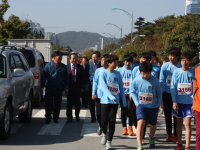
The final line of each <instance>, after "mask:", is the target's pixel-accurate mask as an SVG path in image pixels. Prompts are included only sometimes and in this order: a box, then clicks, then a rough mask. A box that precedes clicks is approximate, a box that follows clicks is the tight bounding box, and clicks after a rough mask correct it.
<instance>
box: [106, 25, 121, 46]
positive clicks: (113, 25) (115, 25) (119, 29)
mask: <svg viewBox="0 0 200 150" xmlns="http://www.w3.org/2000/svg"><path fill="white" fill-rule="evenodd" d="M106 25H113V26H115V27H117V29H118V30H119V31H121V40H122V26H121V28H120V27H119V26H117V25H115V24H112V23H106ZM121 40H120V48H121V44H122V41H121Z"/></svg>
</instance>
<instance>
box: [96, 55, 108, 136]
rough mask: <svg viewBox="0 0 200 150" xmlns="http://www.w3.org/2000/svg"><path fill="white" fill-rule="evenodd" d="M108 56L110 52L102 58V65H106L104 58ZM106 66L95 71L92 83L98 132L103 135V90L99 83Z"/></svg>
mask: <svg viewBox="0 0 200 150" xmlns="http://www.w3.org/2000/svg"><path fill="white" fill-rule="evenodd" d="M106 56H108V54H105V55H103V57H102V59H101V65H102V66H104V59H105V57H106ZM104 69H105V68H104V67H101V68H98V69H97V70H96V71H95V73H94V78H93V85H92V99H93V100H95V106H96V117H97V121H98V124H99V127H98V130H97V134H98V135H101V134H102V127H101V103H100V101H101V96H102V91H101V85H100V83H99V76H100V75H101V72H102V71H103V70H104Z"/></svg>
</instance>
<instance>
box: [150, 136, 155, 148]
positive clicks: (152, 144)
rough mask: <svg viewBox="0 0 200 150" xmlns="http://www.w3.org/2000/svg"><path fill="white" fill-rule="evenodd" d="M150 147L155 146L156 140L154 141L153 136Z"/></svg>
mask: <svg viewBox="0 0 200 150" xmlns="http://www.w3.org/2000/svg"><path fill="white" fill-rule="evenodd" d="M149 147H150V148H153V147H155V141H154V139H153V138H149Z"/></svg>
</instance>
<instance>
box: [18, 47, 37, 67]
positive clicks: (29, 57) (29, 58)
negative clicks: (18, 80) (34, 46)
mask: <svg viewBox="0 0 200 150" xmlns="http://www.w3.org/2000/svg"><path fill="white" fill-rule="evenodd" d="M19 51H20V52H21V53H22V54H23V55H24V56H25V58H26V60H27V62H28V64H29V66H30V67H31V68H32V67H35V58H34V54H33V52H32V51H30V50H26V49H21V50H19Z"/></svg>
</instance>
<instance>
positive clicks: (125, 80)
mask: <svg viewBox="0 0 200 150" xmlns="http://www.w3.org/2000/svg"><path fill="white" fill-rule="evenodd" d="M122 81H123V87H124V88H125V89H129V87H130V79H122Z"/></svg>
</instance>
